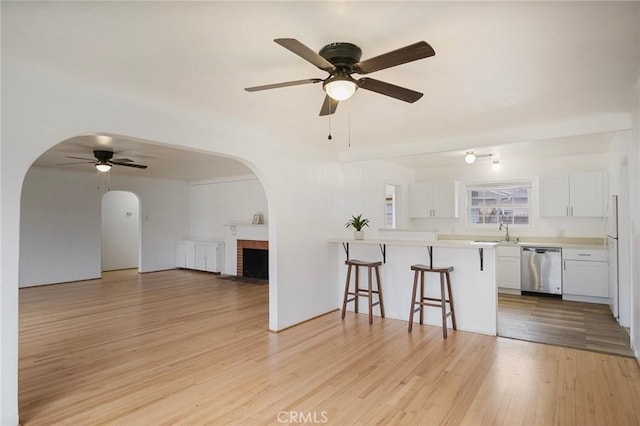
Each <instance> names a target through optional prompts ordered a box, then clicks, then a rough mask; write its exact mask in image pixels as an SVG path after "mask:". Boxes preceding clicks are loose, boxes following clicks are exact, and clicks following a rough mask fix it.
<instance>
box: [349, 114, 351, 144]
mask: <svg viewBox="0 0 640 426" xmlns="http://www.w3.org/2000/svg"><path fill="white" fill-rule="evenodd" d="M349 148H351V113H349Z"/></svg>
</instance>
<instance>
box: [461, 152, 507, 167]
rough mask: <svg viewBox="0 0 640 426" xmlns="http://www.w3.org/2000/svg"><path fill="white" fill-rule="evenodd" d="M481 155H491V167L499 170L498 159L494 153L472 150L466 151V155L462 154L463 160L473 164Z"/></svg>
mask: <svg viewBox="0 0 640 426" xmlns="http://www.w3.org/2000/svg"><path fill="white" fill-rule="evenodd" d="M482 157H492V158H493V161H492V163H491V169H492V170H494V171H498V170H500V160H498V159H497V158H495V157H496V155H495V154H493V153H491V154H476V153H474V152H473V151H467V153H466V155H465V156H464V162H465V163H467V164H473V163H475V162H476V159H478V158H482Z"/></svg>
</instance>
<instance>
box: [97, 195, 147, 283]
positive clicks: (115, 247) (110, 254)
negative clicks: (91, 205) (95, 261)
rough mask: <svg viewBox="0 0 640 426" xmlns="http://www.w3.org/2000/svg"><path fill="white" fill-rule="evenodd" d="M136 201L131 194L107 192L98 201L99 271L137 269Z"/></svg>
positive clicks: (138, 207) (137, 223) (137, 218)
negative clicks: (100, 240) (100, 237)
mask: <svg viewBox="0 0 640 426" xmlns="http://www.w3.org/2000/svg"><path fill="white" fill-rule="evenodd" d="M139 243H140V201H139V200H138V197H136V195H135V194H134V193H132V192H127V191H109V192H107V193H106V194H104V196H103V197H102V270H103V271H114V270H117V269H129V268H137V267H138V258H139V254H140V251H139V245H140V244H139Z"/></svg>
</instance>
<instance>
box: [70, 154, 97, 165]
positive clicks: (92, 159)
mask: <svg viewBox="0 0 640 426" xmlns="http://www.w3.org/2000/svg"><path fill="white" fill-rule="evenodd" d="M67 158H72V159H74V160H85V161H91V162H92V163H95V162H96V159H95V158H82V157H72V156H70V155H67Z"/></svg>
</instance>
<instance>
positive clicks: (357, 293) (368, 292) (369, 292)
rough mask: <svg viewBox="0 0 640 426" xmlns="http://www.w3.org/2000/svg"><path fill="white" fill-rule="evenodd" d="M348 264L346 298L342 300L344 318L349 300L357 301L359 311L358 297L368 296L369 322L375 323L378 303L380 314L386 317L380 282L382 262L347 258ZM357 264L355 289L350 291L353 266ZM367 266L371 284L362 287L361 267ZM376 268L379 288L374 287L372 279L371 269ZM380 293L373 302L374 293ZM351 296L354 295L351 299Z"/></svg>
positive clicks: (346, 262)
mask: <svg viewBox="0 0 640 426" xmlns="http://www.w3.org/2000/svg"><path fill="white" fill-rule="evenodd" d="M344 264H345V265H347V282H346V284H345V286H344V300H343V302H342V319H344V316H345V313H346V312H347V303H348V302H353V301H355V302H356V305H355V311H356V314H357V313H358V297H367V298H369V324H373V307H374V306H376V305H380V316H381V317H382V318H384V302H383V301H382V284H381V282H380V270H379V267H380V266H381V265H382V262H365V261H362V260H355V259H352V260H347V261H345V262H344ZM353 266H355V290H354V291H349V283H350V281H351V268H352V267H353ZM361 266H362V267H366V268H367V270H368V273H369V285H368V287H367V288H360V267H361ZM372 269H375V271H376V283H377V290H373V288H372V279H371V270H372ZM374 293H375V294H377V295H378V301H377V302H375V303H373V294H374ZM349 296H353V297H352V298H351V299H349Z"/></svg>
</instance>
